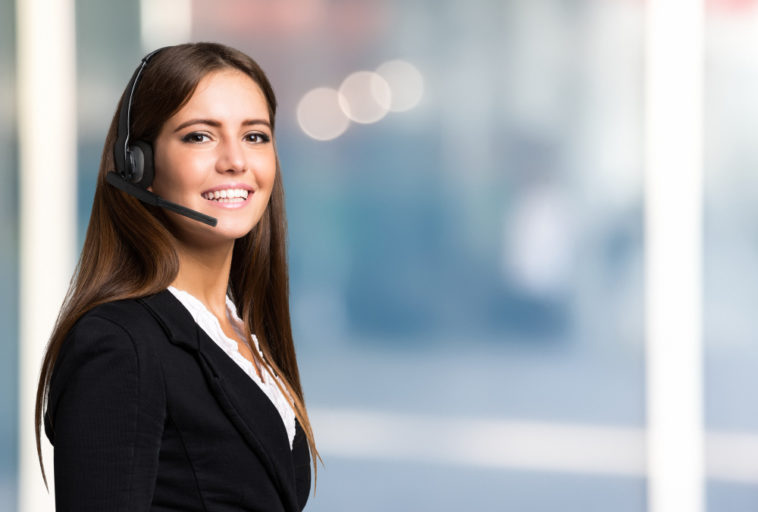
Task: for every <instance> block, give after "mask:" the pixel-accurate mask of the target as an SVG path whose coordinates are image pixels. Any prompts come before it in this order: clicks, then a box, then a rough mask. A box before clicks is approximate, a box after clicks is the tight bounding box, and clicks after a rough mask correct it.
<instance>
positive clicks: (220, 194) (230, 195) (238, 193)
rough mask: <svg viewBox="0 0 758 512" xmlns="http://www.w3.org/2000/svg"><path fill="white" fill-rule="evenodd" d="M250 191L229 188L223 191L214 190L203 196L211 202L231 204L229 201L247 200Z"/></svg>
mask: <svg viewBox="0 0 758 512" xmlns="http://www.w3.org/2000/svg"><path fill="white" fill-rule="evenodd" d="M247 195H248V191H247V190H245V189H242V188H229V189H223V190H214V191H213V192H206V193H205V194H203V197H204V198H205V199H209V200H211V201H221V202H224V203H226V202H229V201H226V200H227V199H232V200H234V199H242V200H245V199H247Z"/></svg>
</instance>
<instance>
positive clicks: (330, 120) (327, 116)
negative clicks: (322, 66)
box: [297, 87, 350, 140]
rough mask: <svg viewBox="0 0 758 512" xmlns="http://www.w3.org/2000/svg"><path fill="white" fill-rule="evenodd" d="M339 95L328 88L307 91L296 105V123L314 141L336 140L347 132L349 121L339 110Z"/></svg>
mask: <svg viewBox="0 0 758 512" xmlns="http://www.w3.org/2000/svg"><path fill="white" fill-rule="evenodd" d="M339 96H340V93H339V92H337V91H336V90H335V89H332V88H330V87H318V88H316V89H312V90H310V91H308V92H307V93H306V94H305V95H304V96H303V97H302V99H301V100H300V102H299V103H298V105H297V123H298V124H299V125H300V128H301V129H302V130H303V131H304V132H305V133H306V135H308V136H309V137H311V138H313V139H316V140H332V139H336V138H337V137H339V136H340V135H342V134H343V133H345V130H347V127H348V125H349V124H350V120H349V119H348V118H347V117H345V114H344V113H343V111H342V109H341V108H340V101H339Z"/></svg>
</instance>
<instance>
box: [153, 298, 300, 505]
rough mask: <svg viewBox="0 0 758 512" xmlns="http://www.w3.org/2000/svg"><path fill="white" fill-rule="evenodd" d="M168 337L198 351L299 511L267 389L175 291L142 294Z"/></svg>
mask: <svg viewBox="0 0 758 512" xmlns="http://www.w3.org/2000/svg"><path fill="white" fill-rule="evenodd" d="M140 302H142V303H143V304H144V305H145V306H146V308H147V309H148V310H149V311H150V312H151V313H152V315H153V316H154V317H155V318H156V320H157V321H158V323H159V324H160V325H161V326H162V327H163V330H164V331H165V332H166V334H167V336H168V338H169V341H170V342H171V343H173V344H174V345H177V346H179V347H181V348H183V349H184V350H187V351H189V352H192V353H194V354H195V355H196V357H197V360H198V364H199V365H200V367H201V368H202V371H203V374H204V375H205V378H206V381H207V383H208V386H209V388H210V390H211V392H212V393H213V396H214V397H215V399H216V401H217V402H218V403H219V405H220V407H221V408H222V410H223V411H224V413H225V414H226V415H227V416H228V418H229V420H230V421H231V422H232V423H233V424H234V426H235V427H236V429H237V430H238V431H239V433H240V435H241V436H242V438H243V439H244V440H245V442H246V443H247V445H248V446H249V447H250V448H251V449H252V450H253V452H255V454H256V455H257V456H258V457H259V458H260V460H261V462H262V464H263V465H264V467H265V468H266V470H267V471H268V473H269V475H270V476H271V480H272V481H273V482H274V483H275V485H276V486H277V489H279V494H280V496H281V498H282V502H283V503H284V505H285V509H286V510H291V511H298V510H299V507H298V505H297V495H296V489H295V469H294V465H293V462H292V455H291V453H290V446H289V440H288V439H287V432H286V430H285V428H284V424H283V423H282V420H281V417H280V416H279V412H278V411H277V410H276V407H275V406H274V404H272V403H271V401H270V400H269V398H268V397H267V396H266V394H265V393H264V392H263V391H262V390H261V389H260V388H259V387H258V385H257V384H256V383H255V382H253V380H252V379H250V377H249V376H248V375H247V374H246V373H245V372H244V371H243V370H242V369H241V368H240V367H239V366H237V364H236V363H235V362H234V361H233V360H232V359H231V358H230V357H229V356H227V355H226V354H225V353H224V351H223V350H221V348H220V347H219V346H218V345H216V343H215V342H214V341H213V340H212V339H210V338H209V337H208V335H207V334H206V333H205V331H203V329H201V328H200V326H198V325H197V324H196V323H195V321H194V319H193V318H192V315H190V313H189V311H187V310H186V309H185V308H184V306H183V305H182V303H181V302H179V300H178V299H176V297H174V296H173V294H172V293H171V292H170V291H168V290H164V291H162V292H160V293H158V294H156V295H152V296H150V297H146V298H144V299H140Z"/></svg>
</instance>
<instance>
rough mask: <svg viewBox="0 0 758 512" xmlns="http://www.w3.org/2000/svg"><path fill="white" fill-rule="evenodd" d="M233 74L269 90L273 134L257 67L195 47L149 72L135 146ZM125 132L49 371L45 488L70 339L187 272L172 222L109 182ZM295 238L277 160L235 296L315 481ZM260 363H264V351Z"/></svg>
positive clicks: (241, 243)
mask: <svg viewBox="0 0 758 512" xmlns="http://www.w3.org/2000/svg"><path fill="white" fill-rule="evenodd" d="M229 68H231V69H236V70H239V71H242V72H243V73H245V74H246V75H248V76H249V77H250V78H252V79H253V81H254V82H255V83H256V84H258V86H259V87H260V88H261V91H262V92H263V95H264V96H265V98H266V102H267V104H268V111H269V119H270V122H271V128H272V131H273V128H274V119H275V114H276V97H275V96H274V91H273V89H272V88H271V84H270V83H269V81H268V79H267V78H266V75H265V74H264V73H263V70H262V69H261V68H260V67H259V66H258V64H257V63H256V62H255V61H253V59H251V58H250V57H248V56H247V55H245V54H244V53H242V52H240V51H238V50H235V49H233V48H229V47H227V46H223V45H220V44H216V43H193V44H183V45H178V46H172V47H168V48H165V49H163V50H161V51H160V52H159V53H158V54H156V55H155V56H154V57H153V58H152V60H151V61H150V62H149V64H148V65H147V66H146V67H145V69H144V71H143V73H142V76H141V80H140V83H139V87H138V88H137V90H136V91H135V94H134V97H133V102H132V116H131V134H132V137H133V140H145V141H150V142H152V141H154V140H155V138H156V136H157V135H158V133H159V132H160V129H161V127H162V126H163V124H164V123H165V122H166V120H168V119H169V118H170V117H171V116H172V115H173V114H174V113H175V112H177V111H178V110H179V109H180V108H181V107H182V106H183V105H184V104H185V103H186V102H187V101H188V100H189V98H190V96H192V94H193V92H194V91H195V88H196V87H197V84H198V83H199V82H200V80H201V79H202V78H203V77H205V76H206V75H207V74H208V73H210V72H213V71H218V70H222V69H229ZM124 94H128V92H127V91H125V92H124ZM121 101H123V97H122V98H121ZM120 104H121V102H119V105H120ZM117 124H118V109H117V111H116V114H115V115H114V116H113V120H112V121H111V126H110V129H109V130H108V134H107V136H106V138H105V145H104V147H103V154H102V157H101V160H100V170H99V172H98V177H97V185H96V189H95V198H94V201H93V204H92V213H91V215H90V221H89V226H88V228H87V235H86V238H85V240H84V246H83V248H82V253H81V256H80V258H79V262H78V264H77V267H76V270H75V272H74V276H73V278H72V280H71V284H70V286H69V289H68V293H67V294H66V298H65V300H64V302H63V306H62V308H61V311H60V313H59V315H58V319H57V321H56V324H55V328H54V329H53V332H52V335H51V336H50V340H49V342H48V345H47V349H46V351H45V357H44V359H43V361H42V370H41V373H40V378H39V383H38V386H37V402H36V406H35V435H36V440H37V456H38V458H39V463H40V468H41V469H42V478H43V479H44V480H45V484H47V478H46V477H45V468H44V464H43V461H42V452H41V449H40V425H41V422H42V415H43V411H44V409H45V407H46V404H47V396H48V393H49V387H50V379H51V377H52V373H53V368H54V367H55V362H56V360H57V358H58V354H59V353H60V350H61V345H62V344H63V342H64V340H65V338H66V335H67V334H68V332H69V331H70V330H71V328H72V327H73V326H74V324H75V323H76V322H77V321H78V320H79V319H80V318H81V317H82V315H84V314H85V313H86V312H87V311H89V310H91V309H92V308H94V307H95V306H97V305H99V304H103V303H105V302H111V301H115V300H120V299H127V298H137V297H144V296H147V295H152V294H154V293H158V292H160V291H162V290H165V289H166V288H167V287H168V286H169V285H170V284H171V282H173V280H174V279H175V278H176V275H177V272H178V271H179V259H178V257H177V254H176V252H175V250H174V247H173V245H172V242H171V239H172V235H171V234H170V232H169V229H168V228H167V226H168V223H167V222H166V217H165V215H164V214H163V212H162V211H161V210H159V209H157V208H155V207H152V206H147V205H144V204H143V203H140V202H139V201H138V200H137V199H135V198H133V197H132V196H129V195H127V194H125V193H123V192H121V191H119V190H117V189H115V188H113V187H112V186H110V185H108V184H106V181H105V176H106V173H107V172H109V171H112V170H114V168H115V166H114V163H113V158H114V157H113V145H114V142H115V140H116V131H117ZM286 238H287V222H286V216H285V211H284V188H283V186H282V178H281V172H280V168H279V159H278V157H277V160H276V178H275V180H274V186H273V190H272V192H271V198H270V200H269V203H268V205H267V207H266V210H265V211H264V213H263V215H262V216H261V219H260V220H259V221H258V223H257V224H256V226H255V228H253V230H252V231H251V232H250V233H248V234H247V235H246V236H244V237H243V238H240V239H238V240H236V241H235V243H234V250H233V256H232V266H231V271H230V275H229V283H230V284H229V288H230V290H229V291H230V292H231V295H232V298H233V299H234V302H235V304H236V305H237V307H238V308H239V311H240V313H241V318H242V320H243V322H244V324H245V327H246V328H247V330H248V331H249V332H254V333H256V336H257V338H258V341H259V344H260V347H261V351H262V352H263V354H264V358H265V360H266V362H267V363H268V364H269V365H270V366H271V367H272V369H273V372H274V373H276V374H277V375H278V376H279V378H280V379H281V381H282V383H283V385H284V387H285V388H286V391H287V392H288V393H289V395H290V396H291V397H292V399H293V402H294V410H295V415H296V417H297V419H298V421H299V422H300V425H301V426H302V428H303V431H304V432H305V435H306V437H307V439H308V446H309V448H310V451H311V455H312V462H313V469H314V474H315V473H316V470H317V467H316V459H317V458H318V459H320V456H319V454H318V451H317V450H316V444H315V441H314V437H313V431H312V429H311V425H310V421H309V420H308V413H307V411H306V408H305V401H304V398H303V391H302V387H301V385H300V373H299V371H298V366H297V360H296V358H295V347H294V344H293V341H292V327H291V325H290V310H289V277H288V276H289V273H288V270H287V251H286ZM252 353H253V356H254V357H256V358H259V355H258V354H257V351H255V350H253V351H252ZM262 366H263V367H264V368H266V367H267V365H266V364H263V365H262ZM274 382H276V379H274ZM277 385H278V383H277Z"/></svg>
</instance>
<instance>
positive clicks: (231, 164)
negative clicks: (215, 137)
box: [216, 140, 246, 172]
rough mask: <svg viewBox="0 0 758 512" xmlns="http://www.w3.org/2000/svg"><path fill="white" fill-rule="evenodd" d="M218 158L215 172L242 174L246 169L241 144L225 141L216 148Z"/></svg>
mask: <svg viewBox="0 0 758 512" xmlns="http://www.w3.org/2000/svg"><path fill="white" fill-rule="evenodd" d="M218 151H219V154H218V158H217V159H216V171H218V172H243V171H245V169H246V163H245V153H244V151H243V148H242V142H239V141H234V140H227V141H223V142H221V143H220V144H219V146H218Z"/></svg>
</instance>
